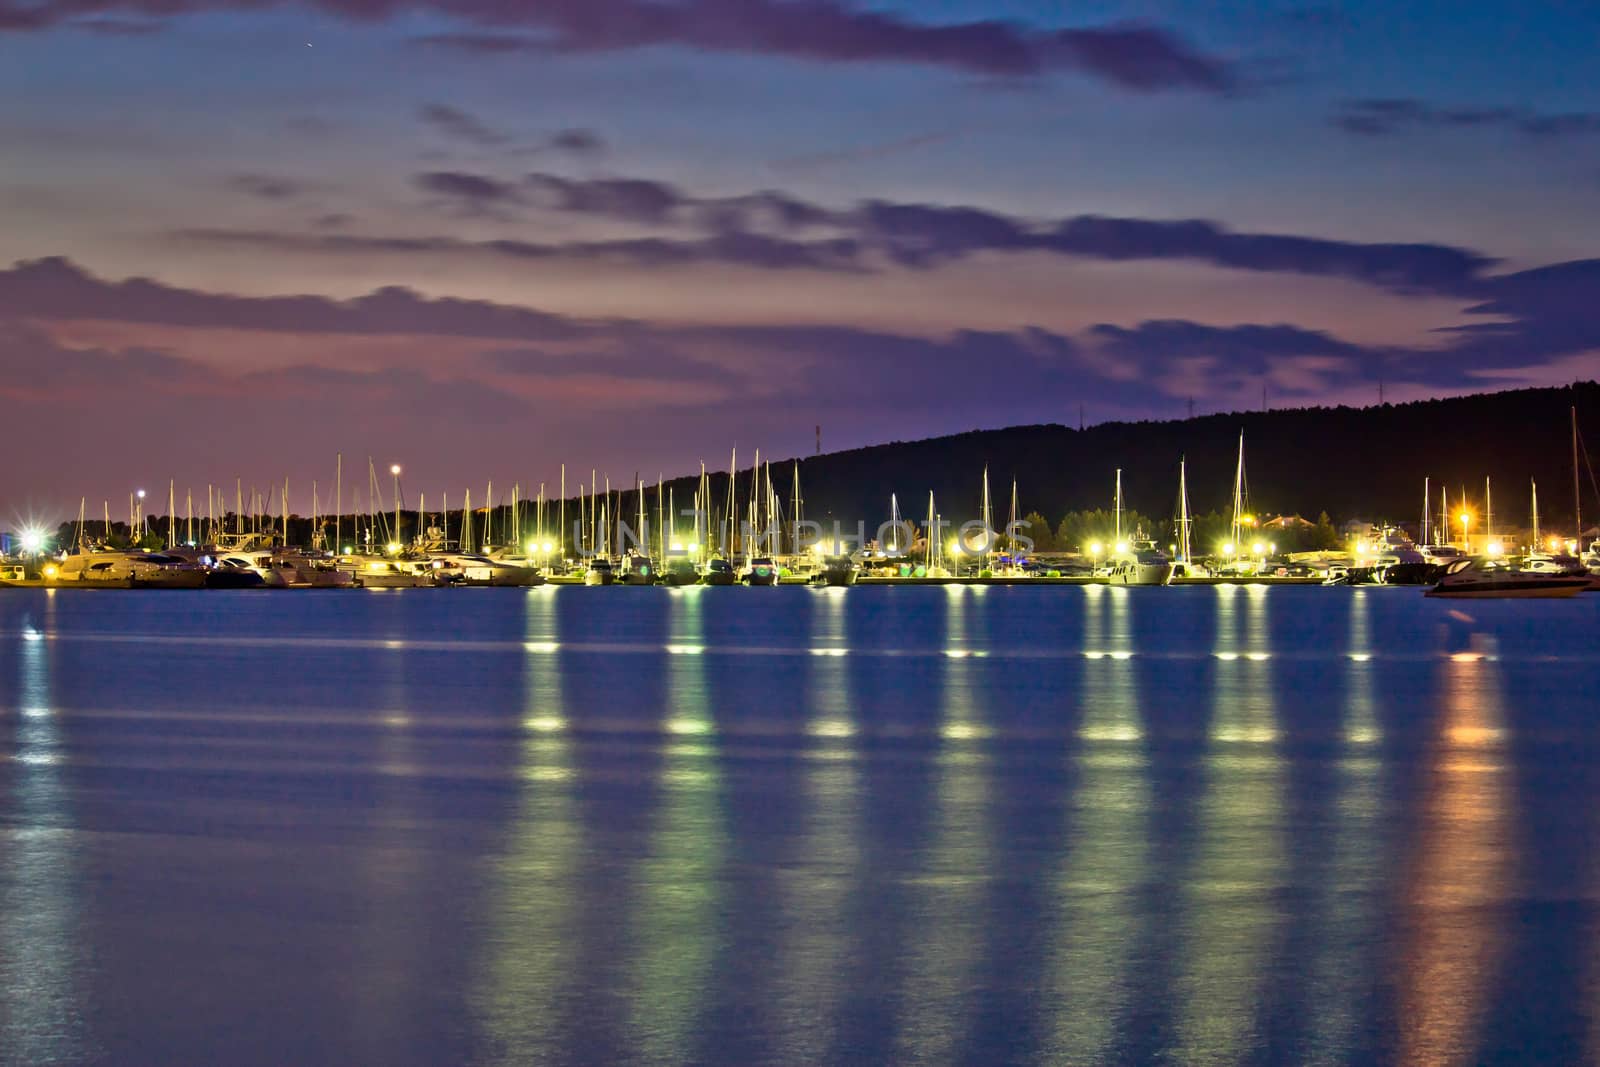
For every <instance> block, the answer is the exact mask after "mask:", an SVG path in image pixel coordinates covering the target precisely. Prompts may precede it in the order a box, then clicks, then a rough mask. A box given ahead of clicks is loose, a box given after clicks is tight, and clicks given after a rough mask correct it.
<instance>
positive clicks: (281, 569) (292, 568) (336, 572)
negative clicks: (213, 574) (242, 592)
mask: <svg viewBox="0 0 1600 1067" xmlns="http://www.w3.org/2000/svg"><path fill="white" fill-rule="evenodd" d="M340 563H341V561H339V560H335V559H332V558H321V557H317V556H302V555H300V554H298V553H295V552H285V551H283V550H281V549H277V550H261V549H250V550H246V551H237V552H228V553H224V554H222V555H220V556H218V557H217V570H218V571H223V572H233V573H235V574H238V573H250V574H255V575H257V576H258V577H260V579H261V584H263V585H265V586H266V587H267V588H268V589H348V588H350V587H351V586H353V585H355V584H356V579H355V575H354V573H353V571H352V568H351V565H350V564H349V563H345V564H344V565H343V566H341V565H340ZM224 584H227V583H226V581H225V582H224Z"/></svg>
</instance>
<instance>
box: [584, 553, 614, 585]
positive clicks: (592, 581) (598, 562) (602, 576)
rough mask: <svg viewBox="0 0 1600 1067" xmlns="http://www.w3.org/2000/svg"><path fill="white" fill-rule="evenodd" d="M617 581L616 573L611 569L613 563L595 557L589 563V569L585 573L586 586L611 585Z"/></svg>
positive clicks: (603, 558) (602, 557)
mask: <svg viewBox="0 0 1600 1067" xmlns="http://www.w3.org/2000/svg"><path fill="white" fill-rule="evenodd" d="M616 580H617V575H616V572H615V571H613V570H612V569H611V561H610V560H609V559H606V557H604V556H595V557H594V558H593V559H591V560H590V561H589V569H588V570H586V571H584V573H583V584H584V585H610V584H611V583H612V582H614V581H616Z"/></svg>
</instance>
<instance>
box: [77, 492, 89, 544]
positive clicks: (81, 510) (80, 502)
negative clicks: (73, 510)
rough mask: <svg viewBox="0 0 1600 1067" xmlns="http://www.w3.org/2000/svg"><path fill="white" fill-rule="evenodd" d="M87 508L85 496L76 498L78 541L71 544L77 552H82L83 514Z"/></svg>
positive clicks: (87, 501)
mask: <svg viewBox="0 0 1600 1067" xmlns="http://www.w3.org/2000/svg"><path fill="white" fill-rule="evenodd" d="M88 507H89V498H88V497H86V496H80V497H79V498H78V539H77V540H76V541H74V542H73V547H74V548H76V549H77V550H78V551H79V552H82V551H83V523H84V512H85V511H86V510H87V509H88Z"/></svg>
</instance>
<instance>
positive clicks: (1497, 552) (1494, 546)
mask: <svg viewBox="0 0 1600 1067" xmlns="http://www.w3.org/2000/svg"><path fill="white" fill-rule="evenodd" d="M1505 551H1506V546H1505V545H1502V544H1501V543H1500V542H1499V541H1490V542H1489V555H1491V556H1503V555H1505Z"/></svg>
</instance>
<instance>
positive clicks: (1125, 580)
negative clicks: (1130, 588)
mask: <svg viewBox="0 0 1600 1067" xmlns="http://www.w3.org/2000/svg"><path fill="white" fill-rule="evenodd" d="M1171 578H1172V564H1170V563H1137V564H1134V565H1132V566H1127V567H1119V568H1118V569H1117V570H1115V571H1112V572H1111V575H1110V582H1111V584H1112V585H1166V584H1167V582H1168V581H1170V580H1171Z"/></svg>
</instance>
